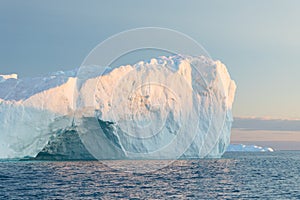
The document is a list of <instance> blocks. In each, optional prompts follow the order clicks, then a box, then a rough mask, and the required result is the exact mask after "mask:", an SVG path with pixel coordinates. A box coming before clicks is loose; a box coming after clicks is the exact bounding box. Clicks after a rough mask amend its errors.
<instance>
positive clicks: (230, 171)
mask: <svg viewBox="0 0 300 200" xmlns="http://www.w3.org/2000/svg"><path fill="white" fill-rule="evenodd" d="M107 163H110V164H108V165H107ZM124 163H125V164H128V163H129V164H130V165H138V166H143V169H144V170H143V171H139V170H137V171H130V170H126V169H125V168H122V166H124ZM158 163H159V164H162V166H163V164H166V163H167V164H168V165H166V166H164V167H163V168H158V169H156V170H152V171H151V170H149V171H147V169H155V168H153V165H157V164H158ZM128 171H130V172H128ZM299 174H300V151H277V152H255V153H254V152H227V153H225V154H224V156H223V157H222V158H221V159H202V160H176V161H172V162H169V161H157V160H156V161H153V160H142V161H106V163H103V162H100V161H73V162H70V161H60V162H49V161H15V160H1V161H0V199H117V198H119V199H300V175H299Z"/></svg>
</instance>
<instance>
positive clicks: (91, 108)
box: [0, 55, 236, 159]
mask: <svg viewBox="0 0 300 200" xmlns="http://www.w3.org/2000/svg"><path fill="white" fill-rule="evenodd" d="M0 77H1V80H0V120H1V122H2V123H1V124H0V129H1V132H0V158H24V157H35V156H37V155H38V154H39V153H41V152H42V153H43V155H47V156H49V155H50V156H57V155H61V156H62V157H63V158H65V159H72V158H76V159H85V158H91V157H94V158H96V159H147V158H149V159H175V158H179V157H180V158H203V157H220V156H221V155H222V154H223V153H224V152H225V150H226V149H227V146H228V145H229V140H230V130H231V124H232V120H233V119H232V114H231V108H232V104H233V100H234V94H235V89H236V85H235V83H234V81H232V80H231V78H230V76H229V74H228V72H227V69H226V67H225V65H224V64H222V63H221V62H220V61H213V60H211V59H209V58H206V57H203V56H198V57H192V56H178V55H177V56H170V57H159V58H155V59H151V60H150V61H148V62H144V61H142V62H139V63H137V64H135V65H132V66H131V65H126V66H120V67H118V68H115V69H111V70H109V71H106V72H105V73H100V71H99V68H98V67H97V66H86V67H81V68H79V69H76V70H74V71H69V72H56V73H52V74H49V75H47V76H44V77H36V78H25V79H18V78H17V76H16V75H13V76H11V77H10V76H3V75H1V76H0ZM70 134H74V135H72V136H70ZM73 136H74V137H73ZM88 154H89V155H88Z"/></svg>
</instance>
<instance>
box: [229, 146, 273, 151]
mask: <svg viewBox="0 0 300 200" xmlns="http://www.w3.org/2000/svg"><path fill="white" fill-rule="evenodd" d="M226 151H228V152H229V151H242V152H252V151H254V152H273V151H274V149H272V148H271V147H261V146H257V145H244V144H230V145H229V146H228V148H227V150H226Z"/></svg>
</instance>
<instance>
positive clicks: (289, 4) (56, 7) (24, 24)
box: [0, 0, 300, 118]
mask: <svg viewBox="0 0 300 200" xmlns="http://www.w3.org/2000/svg"><path fill="white" fill-rule="evenodd" d="M299 10H300V1H297V0H294V1H292V0H287V1H276V0H269V1H267V0H265V1H261V0H251V1H241V0H236V1H231V0H227V1H221V0H220V1H153V0H152V1H148V2H146V1H126V2H125V1H119V2H117V1H106V2H101V1H73V0H72V1H71V0H70V1H58V0H55V1H31V0H28V1H14V0H1V1H0V36H1V37H0V73H12V72H16V73H18V74H20V76H34V75H38V74H42V73H45V72H51V71H56V70H61V69H72V68H75V67H78V66H79V65H80V64H81V62H82V60H83V59H84V57H85V56H86V55H87V54H88V53H89V51H90V50H91V49H92V48H94V47H95V46H96V45H97V44H98V43H99V42H101V41H103V40H104V39H106V38H107V37H109V36H111V35H113V34H116V33H118V32H120V31H124V30H127V29H131V28H137V27H143V26H157V27H165V28H170V29H175V30H177V31H180V32H183V33H185V34H188V35H189V36H191V37H192V38H194V39H195V40H197V41H198V42H199V43H201V44H202V45H203V46H204V47H205V48H206V50H207V51H208V52H209V53H210V54H211V56H212V57H213V58H214V59H220V60H221V61H222V62H223V63H225V64H226V65H227V67H228V69H229V71H230V74H231V76H232V78H233V79H234V80H235V81H236V82H237V85H238V90H237V96H236V101H235V104H234V115H235V116H257V117H262V116H269V117H274V118H300V105H299V102H300V75H299V74H300V66H299V58H300V12H299Z"/></svg>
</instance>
